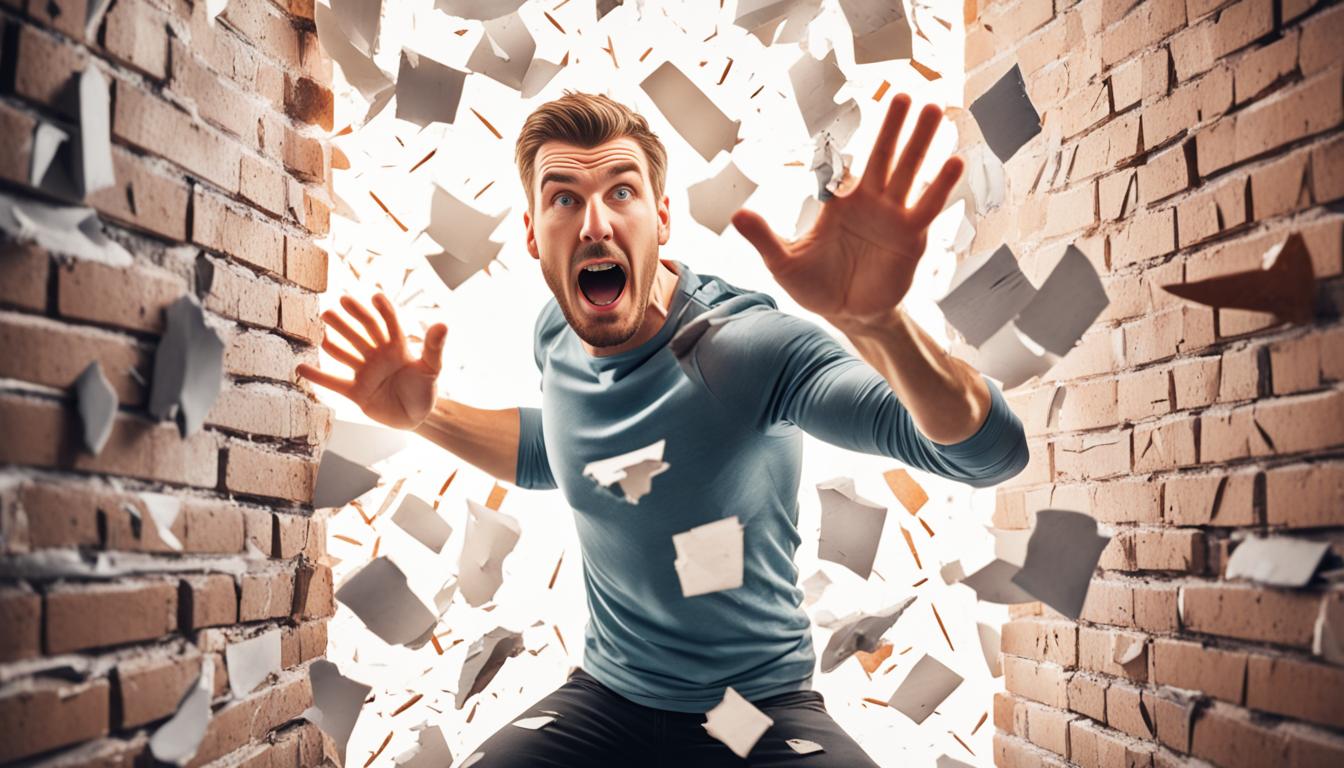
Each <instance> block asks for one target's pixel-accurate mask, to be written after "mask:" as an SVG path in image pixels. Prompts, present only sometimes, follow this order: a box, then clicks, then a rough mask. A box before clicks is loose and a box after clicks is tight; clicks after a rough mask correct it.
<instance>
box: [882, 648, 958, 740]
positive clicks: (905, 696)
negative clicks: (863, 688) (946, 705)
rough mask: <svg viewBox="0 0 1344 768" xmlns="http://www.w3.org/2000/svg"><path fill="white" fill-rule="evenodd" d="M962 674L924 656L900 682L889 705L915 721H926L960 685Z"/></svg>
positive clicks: (888, 702) (930, 657)
mask: <svg viewBox="0 0 1344 768" xmlns="http://www.w3.org/2000/svg"><path fill="white" fill-rule="evenodd" d="M961 681H962V677H961V675H958V674H957V673H956V672H953V671H952V670H950V669H948V668H947V667H946V666H944V665H943V664H942V662H940V661H938V660H937V659H935V658H933V657H932V656H929V655H927V654H926V655H925V656H924V657H923V658H921V659H920V660H919V661H917V662H915V666H914V669H911V670H910V674H908V675H906V676H905V679H904V680H902V681H901V684H900V686H899V687H898V688H897V689H896V692H895V693H893V694H892V695H891V699H889V700H888V701H887V705H888V706H890V707H892V708H894V709H896V710H897V711H899V712H900V713H901V714H903V715H905V716H906V717H908V718H910V719H911V720H914V721H915V724H916V725H918V724H919V723H922V722H924V720H925V719H927V718H928V716H929V715H931V714H933V711H934V709H936V708H937V707H938V705H939V704H942V703H943V701H944V700H946V699H947V697H948V696H950V695H952V692H953V691H955V690H956V689H957V686H959V685H961Z"/></svg>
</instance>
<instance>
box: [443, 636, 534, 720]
mask: <svg viewBox="0 0 1344 768" xmlns="http://www.w3.org/2000/svg"><path fill="white" fill-rule="evenodd" d="M522 652H523V636H522V635H521V634H519V633H518V632H514V631H512V630H509V629H505V628H504V627H495V628H494V629H492V630H490V631H489V632H487V633H486V634H485V635H482V636H481V637H479V638H477V639H476V641H475V642H473V643H472V644H471V647H470V648H469V649H468V650H467V657H466V659H465V660H463V662H462V672H461V674H460V675H459V676H458V681H457V704H456V706H457V708H458V709H461V708H462V705H463V704H466V703H467V699H469V698H471V697H472V696H474V695H476V694H477V693H480V692H481V691H483V690H485V687H486V686H487V685H489V684H490V681H491V680H494V679H495V675H496V673H498V672H499V670H500V668H501V667H503V666H504V662H505V661H506V660H508V659H510V658H513V657H514V656H517V655H518V654H520V653H522Z"/></svg>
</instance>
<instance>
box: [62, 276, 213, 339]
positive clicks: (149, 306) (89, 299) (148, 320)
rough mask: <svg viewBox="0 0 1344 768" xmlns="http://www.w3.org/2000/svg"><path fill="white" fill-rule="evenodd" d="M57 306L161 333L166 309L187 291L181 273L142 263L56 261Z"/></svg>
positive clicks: (74, 314)
mask: <svg viewBox="0 0 1344 768" xmlns="http://www.w3.org/2000/svg"><path fill="white" fill-rule="evenodd" d="M56 277H57V286H56V296H57V299H56V306H57V309H58V311H59V312H60V313H61V315H63V316H64V317H68V318H73V319H76V320H88V321H91V322H95V323H100V324H103V325H113V326H117V327H118V328H127V329H130V330H133V331H149V332H151V333H159V332H161V331H162V330H163V310H165V309H167V308H168V306H169V305H170V304H172V303H173V302H174V301H176V300H177V299H179V298H180V297H181V296H182V294H183V293H185V292H186V289H187V284H186V281H185V280H183V279H182V278H181V277H180V276H179V275H175V274H173V273H171V272H168V271H166V270H162V269H157V268H151V267H147V266H142V265H139V264H137V265H134V266H131V267H129V268H127V267H114V266H111V265H108V264H101V263H99V262H96V261H84V260H75V261H70V262H66V263H64V264H61V265H60V266H59V267H57V271H56Z"/></svg>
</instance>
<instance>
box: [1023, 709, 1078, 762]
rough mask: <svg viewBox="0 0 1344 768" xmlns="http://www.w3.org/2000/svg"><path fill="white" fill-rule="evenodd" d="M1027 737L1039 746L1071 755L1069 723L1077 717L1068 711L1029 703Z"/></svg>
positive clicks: (1063, 754) (1062, 754) (1056, 752)
mask: <svg viewBox="0 0 1344 768" xmlns="http://www.w3.org/2000/svg"><path fill="white" fill-rule="evenodd" d="M1026 712H1027V738H1028V739H1030V740H1031V743H1033V744H1035V745H1036V746H1038V747H1042V748H1044V749H1048V750H1050V751H1051V752H1054V753H1055V754H1057V755H1060V756H1062V757H1068V755H1069V723H1070V722H1072V721H1073V720H1074V719H1075V718H1074V716H1073V715H1071V714H1069V713H1068V712H1066V711H1063V710H1059V709H1054V708H1052V707H1045V706H1041V705H1040V704H1035V703H1027V705H1026Z"/></svg>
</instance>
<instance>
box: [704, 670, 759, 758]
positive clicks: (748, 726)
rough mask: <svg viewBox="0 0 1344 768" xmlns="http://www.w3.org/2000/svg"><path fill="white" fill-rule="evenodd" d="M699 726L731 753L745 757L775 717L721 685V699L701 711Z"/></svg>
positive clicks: (730, 688)
mask: <svg viewBox="0 0 1344 768" xmlns="http://www.w3.org/2000/svg"><path fill="white" fill-rule="evenodd" d="M705 718H706V720H705V722H703V723H701V726H702V727H704V729H705V730H706V731H707V732H708V733H709V735H710V736H713V737H714V738H716V739H718V740H719V741H721V742H723V743H724V744H725V745H727V747H728V748H729V749H731V750H732V751H733V753H734V754H735V755H737V756H738V757H741V758H744V759H745V758H746V756H747V755H748V754H750V753H751V748H752V747H754V746H756V742H757V741H760V738H761V736H762V735H764V734H765V732H766V731H767V730H769V728H770V726H771V725H774V723H775V721H774V720H773V719H772V718H771V717H770V716H769V715H767V714H765V713H764V712H762V711H761V710H759V709H757V708H756V707H754V706H752V704H751V702H749V701H747V700H746V699H744V698H742V695H741V694H740V693H738V692H737V691H735V690H733V689H732V687H728V688H726V689H724V692H723V701H720V702H719V703H718V704H716V705H715V706H714V708H713V709H711V710H709V711H708V712H706V713H705Z"/></svg>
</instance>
